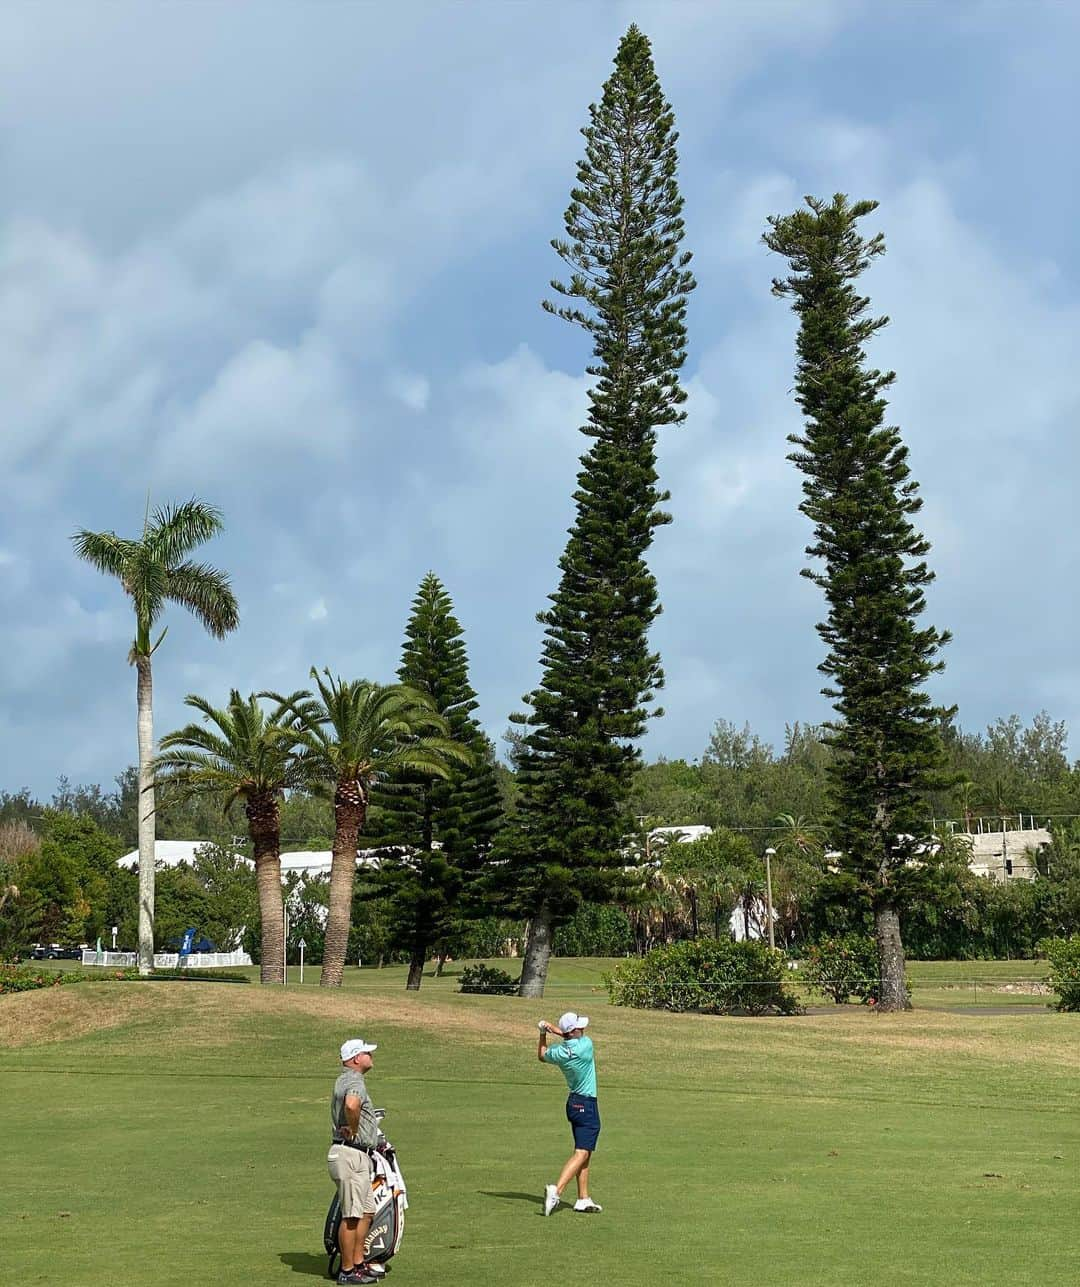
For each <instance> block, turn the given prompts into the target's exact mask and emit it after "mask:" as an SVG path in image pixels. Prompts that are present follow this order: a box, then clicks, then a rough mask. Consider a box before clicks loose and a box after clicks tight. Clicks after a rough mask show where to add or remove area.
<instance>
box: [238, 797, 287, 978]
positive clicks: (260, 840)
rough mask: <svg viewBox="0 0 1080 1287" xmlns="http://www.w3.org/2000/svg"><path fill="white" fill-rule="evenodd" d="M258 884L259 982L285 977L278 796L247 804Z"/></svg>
mask: <svg viewBox="0 0 1080 1287" xmlns="http://www.w3.org/2000/svg"><path fill="white" fill-rule="evenodd" d="M245 811H246V813H247V819H248V833H249V834H250V836H251V847H252V850H253V852H254V854H255V881H256V884H257V885H258V888H259V920H260V922H261V926H260V932H259V943H260V952H259V982H260V983H284V981H285V925H284V923H283V922H284V912H285V906H284V903H283V901H282V897H281V830H280V821H279V819H280V810H279V806H278V800H277V796H276V795H275V796H269V797H267V796H256V797H254V798H253V799H250V800H248V802H247V805H246V807H245Z"/></svg>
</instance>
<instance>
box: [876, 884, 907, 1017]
mask: <svg viewBox="0 0 1080 1287" xmlns="http://www.w3.org/2000/svg"><path fill="white" fill-rule="evenodd" d="M874 926H875V929H876V931H877V946H878V969H879V971H880V974H879V981H880V988H881V990H880V994H879V996H878V1005H877V1008H878V1009H879V1010H910V1009H911V998H910V997H909V996H908V993H907V986H906V982H905V979H904V967H905V962H904V944H903V941H902V940H901V938H900V915H899V913H898V912H897V910H896V908H895V907H892V906H885V907H879V908H878V910H877V911H876V912H875V914H874Z"/></svg>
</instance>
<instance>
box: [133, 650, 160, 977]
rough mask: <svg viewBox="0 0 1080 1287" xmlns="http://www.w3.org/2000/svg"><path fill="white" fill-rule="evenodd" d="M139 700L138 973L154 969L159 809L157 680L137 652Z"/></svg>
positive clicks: (136, 667) (146, 661)
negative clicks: (155, 762)
mask: <svg viewBox="0 0 1080 1287" xmlns="http://www.w3.org/2000/svg"><path fill="white" fill-rule="evenodd" d="M135 671H136V675H137V704H138V729H139V801H138V811H139V812H138V817H139V973H140V974H152V973H153V970H154V863H155V854H154V841H155V840H156V839H157V812H156V810H155V808H154V769H153V759H154V682H153V676H152V675H151V672H150V657H149V655H147V654H143V653H137V654H136V656H135Z"/></svg>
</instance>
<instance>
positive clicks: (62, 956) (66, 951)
mask: <svg viewBox="0 0 1080 1287" xmlns="http://www.w3.org/2000/svg"><path fill="white" fill-rule="evenodd" d="M82 954H83V950H82V948H81V947H62V946H61V945H60V944H59V943H35V944H34V946H33V947H32V948H31V949H30V959H31V960H32V961H81V960H82Z"/></svg>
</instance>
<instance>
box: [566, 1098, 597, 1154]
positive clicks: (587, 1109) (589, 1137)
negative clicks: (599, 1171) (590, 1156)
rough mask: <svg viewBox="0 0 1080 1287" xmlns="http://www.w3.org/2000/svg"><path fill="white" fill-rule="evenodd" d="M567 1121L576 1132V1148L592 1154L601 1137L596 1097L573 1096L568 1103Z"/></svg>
mask: <svg viewBox="0 0 1080 1287" xmlns="http://www.w3.org/2000/svg"><path fill="white" fill-rule="evenodd" d="M566 1120H567V1121H568V1122H569V1123H570V1129H571V1130H572V1131H573V1132H574V1147H575V1148H587V1149H588V1150H589V1152H590V1153H592V1152H593V1151H594V1150H595V1148H596V1141H597V1139H598V1138H599V1136H600V1110H599V1108H597V1106H596V1097H595V1096H594V1095H571V1096H570V1098H569V1099H568V1100H567V1101H566Z"/></svg>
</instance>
